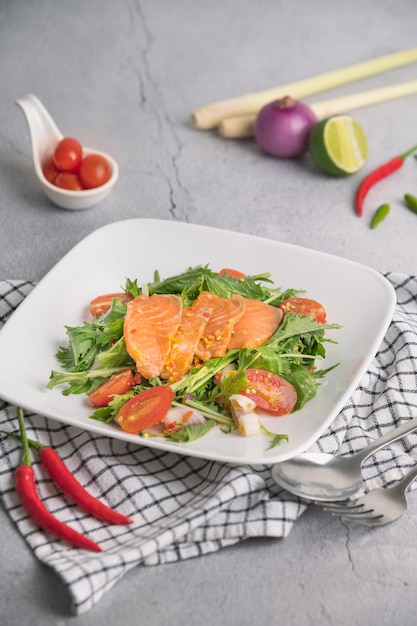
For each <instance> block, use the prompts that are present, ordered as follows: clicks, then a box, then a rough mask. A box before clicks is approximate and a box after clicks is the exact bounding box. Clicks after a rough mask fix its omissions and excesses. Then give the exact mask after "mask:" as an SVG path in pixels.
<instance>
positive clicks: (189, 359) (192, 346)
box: [161, 299, 212, 382]
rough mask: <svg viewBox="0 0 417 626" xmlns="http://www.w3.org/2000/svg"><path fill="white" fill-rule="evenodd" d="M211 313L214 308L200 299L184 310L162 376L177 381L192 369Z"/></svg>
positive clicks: (170, 380)
mask: <svg viewBox="0 0 417 626" xmlns="http://www.w3.org/2000/svg"><path fill="white" fill-rule="evenodd" d="M211 313H212V309H210V308H208V307H206V306H201V302H199V300H198V299H197V300H195V301H194V302H193V304H192V305H191V306H190V307H188V308H185V309H183V310H182V314H181V322H180V325H179V327H178V330H177V333H176V335H175V337H174V338H173V340H172V346H171V350H170V353H169V355H168V359H167V361H166V363H165V367H164V371H163V372H162V374H161V376H162V378H165V379H168V381H169V382H175V381H177V380H179V379H180V378H181V377H182V376H184V374H187V372H189V371H190V369H191V367H192V365H193V360H194V355H195V351H196V349H197V344H198V342H199V341H200V339H201V337H202V335H203V333H204V330H205V328H206V326H207V323H208V321H209V319H210V315H211Z"/></svg>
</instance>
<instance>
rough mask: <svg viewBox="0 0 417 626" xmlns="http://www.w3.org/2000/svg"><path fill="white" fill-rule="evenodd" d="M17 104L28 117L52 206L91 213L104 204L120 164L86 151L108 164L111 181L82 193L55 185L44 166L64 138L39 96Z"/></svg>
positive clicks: (35, 156) (35, 154)
mask: <svg viewBox="0 0 417 626" xmlns="http://www.w3.org/2000/svg"><path fill="white" fill-rule="evenodd" d="M16 104H17V105H19V107H20V108H21V109H22V111H23V113H24V114H25V117H26V121H27V124H28V127H29V134H30V139H31V142H32V158H33V167H34V169H35V174H36V176H37V178H38V180H39V183H40V184H41V187H42V189H43V191H44V193H45V194H46V196H47V197H48V198H49V199H50V200H51V202H53V203H54V204H56V205H57V206H59V207H61V208H63V209H88V208H90V207H92V206H94V205H95V204H97V203H98V202H100V201H101V200H104V198H105V197H106V196H107V195H108V194H109V193H110V191H111V190H112V188H113V186H114V184H115V183H116V181H117V178H118V175H119V169H118V166H117V163H116V161H115V160H114V159H113V158H112V157H111V156H110V155H109V154H106V153H104V152H100V151H99V150H93V149H91V148H83V154H84V155H87V154H91V153H93V152H94V153H95V154H100V155H101V156H103V157H104V158H105V159H106V160H107V161H108V163H109V165H110V168H111V176H110V178H109V180H108V181H107V182H106V183H105V184H104V185H101V186H100V187H95V188H94V189H83V190H82V191H71V190H68V189H62V188H60V187H56V186H55V185H52V184H51V183H50V182H49V181H47V180H46V178H45V176H44V174H43V171H42V166H43V164H44V163H45V161H46V159H47V157H49V156H50V155H51V154H52V153H53V151H54V149H55V146H56V144H57V143H58V141H60V140H61V139H62V137H63V135H62V133H61V132H60V130H59V129H58V127H57V126H56V124H55V122H54V120H53V119H52V118H51V116H50V115H49V113H48V111H47V110H46V109H45V107H44V106H43V104H42V102H41V101H40V100H39V99H38V98H37V97H36V96H34V95H32V94H29V95H27V96H24V97H23V98H19V100H17V101H16Z"/></svg>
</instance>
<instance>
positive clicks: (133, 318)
mask: <svg viewBox="0 0 417 626" xmlns="http://www.w3.org/2000/svg"><path fill="white" fill-rule="evenodd" d="M181 312H182V300H181V298H180V296H175V295H170V294H167V295H165V294H163V295H160V294H153V295H152V296H145V295H141V296H137V297H136V298H134V299H133V300H131V301H130V302H128V304H127V312H126V317H125V321H124V337H125V342H126V348H127V351H128V353H129V355H130V356H131V357H132V359H133V360H134V361H135V363H136V369H137V370H138V372H139V373H140V374H141V375H142V376H144V377H145V378H154V377H155V376H159V375H160V374H161V372H162V371H163V369H164V365H165V362H166V360H167V357H168V354H169V352H170V350H171V345H172V338H173V337H174V336H175V334H176V332H177V330H178V327H179V324H180V321H181Z"/></svg>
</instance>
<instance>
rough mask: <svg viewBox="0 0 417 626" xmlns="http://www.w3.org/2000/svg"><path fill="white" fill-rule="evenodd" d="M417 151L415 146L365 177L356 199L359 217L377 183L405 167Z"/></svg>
mask: <svg viewBox="0 0 417 626" xmlns="http://www.w3.org/2000/svg"><path fill="white" fill-rule="evenodd" d="M416 150H417V146H414V147H413V148H411V150H407V152H404V153H403V154H400V155H399V156H396V157H394V158H393V159H391V160H390V161H387V162H386V163H383V164H382V165H380V166H379V167H377V168H376V169H375V170H373V171H372V172H370V173H369V174H368V175H367V176H365V178H364V179H363V180H362V182H361V183H360V185H359V187H358V190H357V192H356V197H355V206H356V212H357V214H358V215H359V216H362V213H363V206H364V203H365V198H366V196H367V195H368V193H369V191H370V190H371V189H372V187H374V185H376V183H378V182H379V181H380V180H382V179H383V178H386V177H387V176H390V175H391V174H393V173H394V172H396V171H397V170H399V169H400V167H402V166H403V165H404V161H405V159H406V158H407V157H408V156H410V154H413V152H415V151H416Z"/></svg>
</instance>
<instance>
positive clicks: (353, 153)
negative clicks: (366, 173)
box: [309, 115, 368, 176]
mask: <svg viewBox="0 0 417 626" xmlns="http://www.w3.org/2000/svg"><path fill="white" fill-rule="evenodd" d="M309 150H310V154H311V156H312V157H313V159H314V161H315V162H316V163H317V165H318V166H319V167H320V168H321V169H322V170H324V171H325V172H327V173H328V174H333V176H349V174H355V173H356V172H358V171H359V170H360V169H361V168H362V167H363V166H364V165H365V163H366V159H367V158H368V140H367V138H366V135H365V132H364V130H363V128H362V126H361V125H360V124H359V122H358V121H357V120H355V119H354V118H353V117H351V116H350V115H332V116H331V117H328V118H326V119H324V120H321V121H320V122H318V124H316V125H315V126H314V128H313V130H312V131H311V133H310V139H309Z"/></svg>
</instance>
